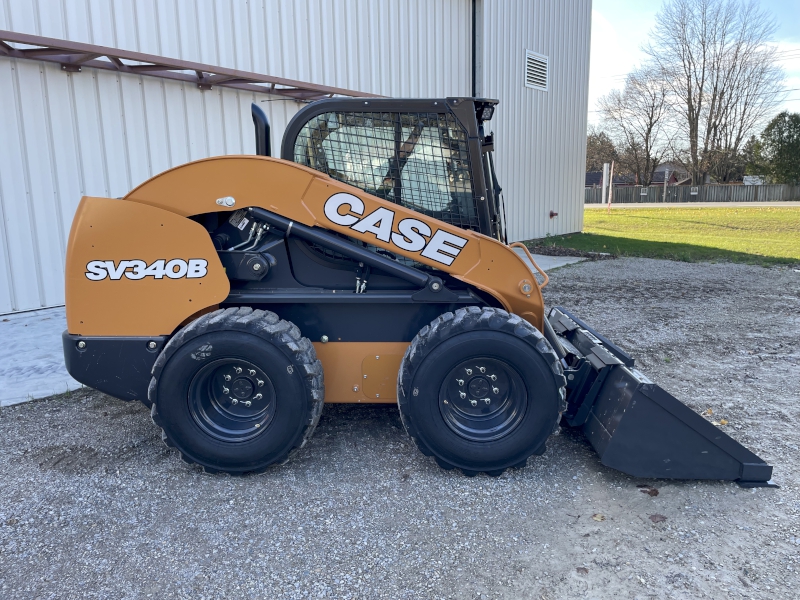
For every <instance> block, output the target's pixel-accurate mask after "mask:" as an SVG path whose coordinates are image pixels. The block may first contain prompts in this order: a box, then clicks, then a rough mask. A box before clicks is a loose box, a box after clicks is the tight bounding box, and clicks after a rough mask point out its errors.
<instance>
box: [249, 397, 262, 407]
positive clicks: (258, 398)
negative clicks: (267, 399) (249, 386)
mask: <svg viewBox="0 0 800 600" xmlns="http://www.w3.org/2000/svg"><path fill="white" fill-rule="evenodd" d="M261 398H263V396H262V395H261V394H256V395H255V396H253V400H261ZM247 406H250V403H249V402H248V403H247Z"/></svg>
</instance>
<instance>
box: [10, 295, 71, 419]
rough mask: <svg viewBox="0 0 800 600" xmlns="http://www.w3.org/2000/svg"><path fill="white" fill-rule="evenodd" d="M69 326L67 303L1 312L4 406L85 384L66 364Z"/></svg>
mask: <svg viewBox="0 0 800 600" xmlns="http://www.w3.org/2000/svg"><path fill="white" fill-rule="evenodd" d="M66 328H67V317H66V312H65V309H64V307H63V306H62V307H60V308H47V309H43V310H36V311H31V312H25V313H19V314H10V315H2V316H0V340H3V343H2V344H0V406H11V405H12V404H18V403H20V402H25V401H26V400H33V399H34V398H44V397H46V396H52V395H53V394H61V393H63V392H66V391H68V390H74V389H77V388H79V387H81V384H80V383H78V382H77V381H75V380H74V379H73V378H72V377H70V376H69V373H67V368H66V367H65V366H64V354H63V351H62V349H61V333H62V332H63V331H64V330H65V329H66Z"/></svg>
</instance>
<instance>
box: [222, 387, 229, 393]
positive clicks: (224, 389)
mask: <svg viewBox="0 0 800 600" xmlns="http://www.w3.org/2000/svg"><path fill="white" fill-rule="evenodd" d="M229 392H230V390H229V389H228V388H226V387H225V386H224V385H223V386H222V393H223V394H227V393H229Z"/></svg>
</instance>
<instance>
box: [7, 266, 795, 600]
mask: <svg viewBox="0 0 800 600" xmlns="http://www.w3.org/2000/svg"><path fill="white" fill-rule="evenodd" d="M545 292H546V300H547V302H548V304H551V305H556V304H560V305H563V306H565V307H568V308H572V309H574V310H575V311H576V312H577V314H579V315H582V316H584V317H585V318H586V320H588V321H589V322H591V323H593V324H594V325H595V326H596V327H597V329H599V330H600V331H602V332H605V333H607V334H608V335H609V337H611V338H612V339H614V340H616V341H617V342H619V343H620V344H621V345H622V346H623V347H626V348H627V349H629V350H630V351H631V352H632V353H633V354H634V355H636V356H637V357H638V359H639V361H640V363H641V368H642V370H643V371H644V372H645V373H647V374H648V375H649V376H650V377H651V379H653V380H655V381H657V382H659V383H660V384H661V385H662V386H663V387H664V388H666V389H667V390H668V391H670V392H672V393H673V394H675V395H676V396H677V397H678V398H680V399H682V400H684V401H685V402H686V403H687V404H689V405H690V406H691V407H692V408H694V409H695V410H697V411H706V410H707V409H711V410H712V411H713V412H712V414H711V415H710V416H709V417H708V418H709V419H716V420H719V419H725V420H727V421H728V424H727V425H724V426H722V427H723V428H724V429H725V430H726V431H728V432H729V433H730V434H731V435H733V436H734V437H735V438H737V439H738V440H740V441H742V442H743V443H745V444H746V445H748V446H749V447H750V448H751V449H753V450H754V451H755V452H756V453H758V454H759V455H760V456H761V457H762V458H764V459H766V460H767V461H770V462H771V463H772V464H774V465H775V480H776V481H777V482H778V483H780V484H781V485H782V486H783V487H782V488H781V489H779V490H775V489H758V490H745V489H740V488H738V487H737V486H736V485H734V484H731V483H721V482H672V481H666V480H641V479H634V478H630V477H627V476H625V475H622V474H620V473H617V472H615V471H612V470H610V469H607V468H605V467H603V466H602V465H600V464H599V462H598V460H597V457H596V455H595V454H594V453H593V451H592V450H591V448H590V447H589V446H588V444H587V443H586V441H585V440H584V438H583V437H582V435H581V434H580V433H578V432H576V431H571V430H566V429H565V430H563V431H562V433H561V435H559V436H556V437H554V438H552V440H551V441H550V442H549V444H548V450H547V452H546V453H545V455H544V456H542V457H538V458H535V459H533V460H532V461H530V464H529V466H528V467H527V468H525V469H521V470H514V471H509V472H507V473H506V474H504V475H503V476H501V477H499V478H494V479H493V478H489V477H486V476H483V475H481V476H478V477H475V478H472V479H469V478H466V477H464V476H462V475H460V474H458V473H456V472H445V471H443V470H441V469H439V468H438V467H437V466H436V465H435V464H434V462H433V461H432V460H431V459H427V458H425V457H423V456H422V455H421V454H420V453H419V452H417V450H416V449H415V448H414V447H413V445H412V444H410V443H409V440H408V438H407V437H406V435H405V432H404V431H403V429H402V425H401V423H400V419H399V417H398V413H397V410H396V408H394V407H386V406H377V407H368V406H330V405H329V406H326V408H325V410H324V412H323V415H322V419H321V421H320V424H319V428H318V429H317V431H316V433H315V435H314V437H313V439H312V440H311V441H310V442H309V444H308V445H307V446H306V448H305V449H304V450H303V451H301V452H300V453H299V455H298V456H297V457H296V458H295V459H293V460H292V461H291V462H290V463H289V464H287V465H285V466H283V467H278V468H274V469H271V470H269V471H268V472H267V473H265V474H263V475H259V476H252V477H243V478H231V477H228V476H211V475H205V474H203V473H201V472H199V471H197V470H196V469H194V468H192V467H189V466H187V465H185V464H183V463H181V461H180V460H179V459H178V458H177V456H176V455H175V454H174V453H173V452H171V451H168V450H167V449H166V448H165V447H164V446H163V445H162V444H161V441H160V439H159V436H158V434H157V432H156V428H155V427H154V426H153V425H152V423H151V422H150V418H149V416H148V412H147V410H146V409H145V408H144V407H143V406H141V405H138V404H135V403H130V404H126V403H123V402H120V401H117V400H113V399H111V398H109V397H107V396H104V395H102V394H99V393H96V392H90V391H81V392H74V393H71V394H67V395H63V396H59V397H54V398H51V399H48V400H41V401H35V402H31V403H27V404H22V405H18V406H14V407H8V408H3V409H0V410H1V411H2V412H0V481H1V482H2V485H0V597H2V598H56V597H58V598H109V597H113V598H139V597H150V596H152V597H154V598H172V597H186V598H189V597H191V598H219V597H231V598H251V597H252V598H266V599H277V598H317V597H335V598H367V599H369V598H392V599H406V598H419V599H427V598H440V597H442V598H458V599H462V598H479V597H480V598H536V599H540V598H544V599H555V598H609V597H624V598H697V597H711V598H727V597H734V598H735V597H752V598H796V597H797V587H798V585H800V577H798V570H799V569H800V523H798V512H799V511H800V494H798V490H800V483H798V475H800V472H799V469H800V452H799V451H798V444H799V443H800V439H798V437H799V436H798V434H797V430H798V426H799V425H800V409H799V408H798V400H800V383H798V379H800V378H798V373H800V368H799V367H800V351H798V347H799V346H798V342H800V333H799V332H800V273H798V272H796V271H794V270H793V269H787V268H771V269H765V268H761V267H753V266H746V265H732V264H710V265H709V264H684V263H671V262H666V261H653V260H645V259H620V260H606V261H596V262H586V263H581V264H578V265H574V266H570V267H565V268H563V269H560V270H558V271H555V272H553V273H552V275H551V283H550V286H549V287H548V288H547V289H546V290H545ZM642 486H647V487H642ZM656 492H657V494H656ZM655 515H659V516H655ZM654 521H655V522H654ZM793 590H794V591H793Z"/></svg>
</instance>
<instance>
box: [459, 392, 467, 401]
mask: <svg viewBox="0 0 800 600" xmlns="http://www.w3.org/2000/svg"><path fill="white" fill-rule="evenodd" d="M458 395H459V396H461V399H462V400H463V399H464V398H466V397H467V395H466V394H465V393H464V392H458Z"/></svg>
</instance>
